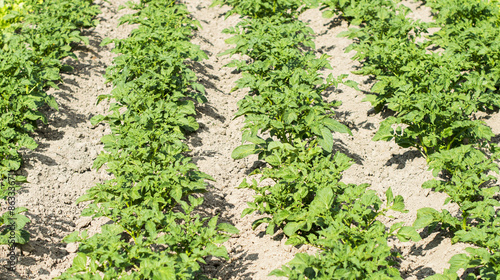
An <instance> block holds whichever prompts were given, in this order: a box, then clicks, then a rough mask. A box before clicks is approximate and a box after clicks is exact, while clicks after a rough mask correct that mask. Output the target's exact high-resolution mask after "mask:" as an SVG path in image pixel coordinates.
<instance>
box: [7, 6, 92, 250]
mask: <svg viewBox="0 0 500 280" xmlns="http://www.w3.org/2000/svg"><path fill="white" fill-rule="evenodd" d="M23 5H24V6H23V7H24V8H23V12H22V15H21V14H20V11H16V10H11V11H10V12H11V14H8V15H6V16H5V17H7V18H12V19H14V18H15V19H16V20H12V21H11V23H12V24H11V25H10V26H8V28H5V29H3V30H1V31H0V35H1V37H0V57H2V59H1V61H0V93H1V96H2V98H1V100H0V115H1V118H0V178H1V188H0V196H1V198H2V199H6V197H7V196H9V193H10V196H12V195H13V193H14V192H9V188H14V189H18V188H19V184H21V183H22V182H25V181H26V179H25V178H23V177H20V176H17V177H16V176H14V175H13V174H12V172H13V171H16V170H18V169H19V168H20V166H21V163H22V159H21V156H20V155H19V154H18V152H17V151H18V150H19V149H21V148H28V149H34V148H36V147H37V144H36V143H35V141H34V140H33V138H31V136H30V133H32V132H33V131H34V129H35V128H36V124H37V122H38V121H41V122H43V123H46V122H47V118H46V116H45V115H43V114H42V113H41V112H40V110H39V109H40V107H42V106H45V105H48V106H50V107H52V108H54V109H57V104H56V102H55V99H54V97H53V96H50V95H48V94H47V93H46V91H47V89H48V88H49V87H53V88H57V85H56V83H57V82H59V81H61V77H60V74H59V73H60V72H61V71H63V70H67V69H68V67H66V66H65V65H63V64H62V63H61V59H63V58H66V57H73V58H76V56H75V55H74V54H73V53H72V48H73V46H74V43H77V42H85V43H86V42H87V41H88V39H87V38H86V37H83V36H82V35H81V28H84V27H92V26H95V25H96V24H97V21H96V20H95V16H96V15H97V14H98V13H99V12H100V11H99V9H98V6H96V5H93V4H92V1H88V0H76V1H66V0H45V1H35V0H28V1H24V3H23ZM25 211H26V209H24V208H17V210H15V217H14V218H15V220H16V229H15V230H16V243H20V244H23V243H26V242H27V241H28V238H29V234H28V232H26V231H25V230H24V229H23V227H24V225H25V224H26V223H27V222H29V219H28V218H27V217H25V216H23V215H22V214H21V213H22V212H25ZM9 212H10V211H9ZM9 212H7V213H4V214H3V215H2V222H1V225H3V226H2V228H3V231H2V234H0V237H1V238H0V239H1V240H0V244H6V243H7V235H6V234H7V233H8V231H9V229H6V228H5V226H6V225H7V224H8V223H7V219H8V217H9Z"/></svg>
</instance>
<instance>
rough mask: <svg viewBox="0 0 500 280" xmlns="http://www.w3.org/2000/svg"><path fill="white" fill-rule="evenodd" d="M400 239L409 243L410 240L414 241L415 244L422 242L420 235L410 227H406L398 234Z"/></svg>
mask: <svg viewBox="0 0 500 280" xmlns="http://www.w3.org/2000/svg"><path fill="white" fill-rule="evenodd" d="M396 236H397V237H398V239H399V240H400V241H402V242H407V241H409V240H410V239H411V240H413V242H418V241H420V240H422V238H421V237H420V234H418V232H417V231H416V230H415V228H414V227H409V226H404V227H402V228H401V229H400V230H399V231H398V233H397V234H396Z"/></svg>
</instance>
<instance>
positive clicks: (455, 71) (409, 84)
mask: <svg viewBox="0 0 500 280" xmlns="http://www.w3.org/2000/svg"><path fill="white" fill-rule="evenodd" d="M378 2H380V3H378ZM434 2H436V3H440V4H435V6H436V7H446V10H445V11H444V12H442V13H441V12H437V10H436V14H437V16H436V22H435V23H423V22H420V21H415V20H411V19H408V18H407V14H408V13H409V12H410V10H409V9H408V8H406V7H405V6H404V5H399V6H397V5H396V3H397V1H392V0H385V1H374V2H373V3H372V4H368V3H367V2H365V1H350V2H349V4H347V2H345V1H325V3H324V4H325V8H326V7H328V8H330V9H334V10H327V11H325V13H327V14H328V13H332V12H334V11H335V12H342V13H344V14H346V16H347V18H348V19H351V20H352V21H351V23H353V24H361V27H360V28H351V29H350V30H349V31H347V32H344V33H343V34H342V35H343V36H347V37H349V38H352V39H357V40H358V41H357V42H356V43H354V44H353V45H351V46H350V47H349V48H348V49H347V51H350V50H356V51H357V54H356V55H355V59H357V60H360V61H362V62H363V67H362V69H361V70H359V71H357V73H358V74H363V75H372V76H374V77H375V78H376V79H377V80H378V82H377V83H375V84H374V85H373V87H372V89H371V90H372V92H373V95H370V96H368V97H367V98H366V100H368V101H370V102H371V103H372V104H373V106H374V107H375V108H376V109H377V110H382V109H384V108H387V109H390V110H392V111H395V112H396V115H395V116H394V117H391V118H388V119H386V120H385V121H384V122H383V123H382V124H381V127H380V129H379V131H378V132H377V134H376V135H375V137H374V140H386V141H387V140H391V139H395V141H396V142H397V143H398V144H399V145H401V146H402V147H411V146H413V147H416V148H418V149H420V150H421V152H422V153H423V154H424V155H425V156H429V155H430V154H432V153H434V152H438V151H441V150H449V149H451V148H454V147H458V146H460V145H463V144H468V143H471V144H472V143H480V142H482V141H488V140H490V139H491V137H492V136H493V134H492V132H491V129H490V128H489V127H487V126H486V125H485V124H484V122H482V121H480V120H476V119H474V118H473V117H472V116H473V114H474V113H476V112H478V111H486V112H488V111H489V110H493V109H495V108H498V107H499V106H500V103H499V101H498V88H499V87H498V86H499V80H498V73H499V72H498V71H499V69H500V68H499V67H498V65H497V64H498V62H497V61H498V59H497V58H498V55H499V52H498V45H499V44H498V43H497V41H498V37H499V36H498V32H499V31H498V30H499V29H498V28H497V25H498V20H499V18H500V17H499V15H500V13H499V8H498V5H487V4H486V2H487V1H475V2H474V3H472V2H471V3H468V4H467V5H462V2H461V1H434ZM476 2H477V3H476ZM439 5H441V6H439ZM486 7H489V9H487V8H486ZM493 7H496V8H493ZM359 9H363V10H366V13H367V14H370V15H372V16H366V17H365V16H356V15H355V14H353V12H352V11H353V10H356V11H358V10H359ZM361 14H363V13H361ZM465 14H467V15H465ZM479 14H481V15H482V16H478V15H479ZM480 19H484V20H480ZM476 22H477V24H476ZM429 27H440V28H441V29H440V30H439V31H438V32H436V33H435V34H433V35H431V36H428V39H427V40H423V42H422V40H419V38H420V37H421V36H422V34H424V33H426V32H427V29H428V28H429ZM394 127H396V128H394Z"/></svg>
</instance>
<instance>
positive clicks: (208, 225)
mask: <svg viewBox="0 0 500 280" xmlns="http://www.w3.org/2000/svg"><path fill="white" fill-rule="evenodd" d="M128 5H129V7H130V8H131V9H134V10H136V12H135V13H133V14H130V15H125V16H123V17H122V18H121V19H120V24H138V25H139V26H138V27H137V28H136V29H134V30H133V31H132V32H131V34H130V35H129V37H128V38H126V39H122V40H118V39H105V41H103V43H102V44H103V45H105V44H109V43H111V42H113V43H114V44H115V48H114V50H113V51H114V52H115V53H118V54H120V55H119V56H118V57H116V58H115V59H114V64H113V65H112V66H110V67H109V68H108V69H107V71H106V75H105V77H106V79H107V82H111V83H112V84H113V85H114V89H113V91H112V92H111V95H109V96H105V95H103V96H100V97H99V100H103V99H113V100H114V103H112V105H111V107H110V113H109V114H108V115H106V116H102V115H98V116H95V117H94V118H93V119H92V122H93V124H97V123H99V122H102V121H104V122H106V123H108V124H109V125H110V127H111V134H109V135H105V136H104V137H103V138H102V140H101V141H102V142H103V143H104V150H105V152H102V153H101V154H100V155H99V156H98V157H97V159H96V160H95V162H94V168H101V167H103V166H104V165H105V166H106V168H107V170H108V172H110V173H112V174H113V175H114V178H113V179H110V180H107V181H105V182H104V183H99V184H96V185H95V186H94V187H92V188H91V189H89V190H88V191H87V193H86V194H85V195H83V196H82V197H80V198H79V199H78V202H83V201H90V204H89V205H88V206H87V207H86V209H85V210H84V211H83V213H82V215H83V216H91V217H93V218H97V217H107V218H109V219H110V220H111V221H112V222H113V223H112V224H110V225H105V226H103V227H102V232H101V233H98V234H95V235H93V236H89V235H88V234H87V232H86V231H84V232H81V233H79V232H74V233H72V234H70V235H69V236H67V237H66V238H65V241H67V242H79V252H78V256H77V257H76V258H75V259H74V261H73V265H72V266H71V267H70V268H69V269H68V270H67V271H66V272H64V273H63V274H62V275H61V276H60V277H59V278H58V279H206V278H207V277H206V276H204V275H203V273H202V270H201V267H200V264H202V263H205V261H204V258H205V257H208V256H215V257H221V258H228V256H227V252H226V249H225V247H223V246H219V244H220V243H223V242H224V241H226V240H227V239H228V238H229V234H231V233H236V232H237V229H236V228H235V227H233V226H231V225H229V224H225V223H218V222H217V217H212V218H207V217H201V216H200V215H199V214H197V213H196V211H195V209H196V208H198V207H199V206H200V205H201V204H202V202H203V199H202V198H201V197H198V195H196V194H199V193H202V192H204V191H206V183H205V180H213V179H212V178H211V177H210V176H209V175H207V174H205V173H202V172H200V171H199V170H198V168H197V166H196V165H195V164H194V163H192V162H191V159H190V158H189V157H187V156H186V155H185V154H186V152H188V151H189V150H188V147H187V145H186V144H185V143H184V142H183V141H182V140H184V139H185V135H186V134H187V133H189V132H192V131H196V130H197V129H198V123H197V122H196V121H195V119H194V115H195V102H204V101H205V100H206V99H205V97H204V87H203V86H202V85H201V84H199V83H197V78H196V75H195V73H194V72H193V71H192V70H191V69H190V68H189V65H190V64H191V63H192V62H193V61H200V60H202V59H205V58H206V57H207V56H206V54H205V53H204V52H203V51H202V50H201V49H200V48H199V46H197V45H194V44H192V43H191V42H190V39H191V37H192V34H193V31H195V30H196V29H197V28H198V27H199V23H198V22H197V21H195V20H193V19H191V17H190V15H189V13H188V11H187V9H186V7H185V6H184V5H181V4H178V3H176V2H175V1H169V0H152V1H141V2H140V3H137V4H134V3H129V4H128Z"/></svg>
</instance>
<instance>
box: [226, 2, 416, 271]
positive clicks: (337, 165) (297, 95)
mask: <svg viewBox="0 0 500 280" xmlns="http://www.w3.org/2000/svg"><path fill="white" fill-rule="evenodd" d="M275 2H276V1H275ZM277 2H279V1H277ZM217 3H219V2H217ZM224 3H226V4H229V5H234V6H232V7H233V10H232V11H231V12H230V13H241V15H243V16H252V17H253V18H252V19H243V20H242V21H241V22H240V23H238V24H237V25H236V26H235V27H233V28H228V29H226V30H224V32H225V33H228V34H231V35H234V36H233V37H231V38H230V39H228V40H227V41H226V42H227V43H228V44H233V45H235V47H234V48H232V49H229V50H227V51H225V52H224V53H222V54H223V55H224V54H231V55H233V54H238V55H242V56H243V57H245V58H246V59H245V60H234V61H232V62H230V63H229V64H228V65H227V66H229V67H236V68H237V70H239V71H241V72H242V78H241V79H239V80H238V81H237V83H236V87H235V88H234V89H233V90H237V89H246V88H248V89H249V94H248V95H247V96H246V97H245V98H243V99H242V100H240V101H239V103H238V107H239V109H238V112H237V113H236V117H240V116H244V117H245V126H244V128H243V136H242V141H243V143H245V142H250V143H251V144H244V145H241V146H239V147H237V148H236V149H235V150H234V151H233V153H232V157H233V158H234V159H241V158H244V157H246V156H248V155H250V154H258V155H259V159H263V160H265V161H266V163H267V164H268V167H265V168H263V169H257V170H255V171H254V172H253V174H261V178H260V180H261V181H260V182H257V181H256V180H255V179H254V180H253V181H252V182H251V183H250V182H248V181H246V180H245V181H243V182H242V183H241V185H240V187H241V188H250V189H252V190H254V191H255V192H256V195H255V196H254V201H253V202H249V203H248V206H249V207H248V208H247V209H245V210H244V212H243V214H242V215H243V216H245V215H247V214H251V213H254V212H257V213H261V214H267V215H266V217H264V218H261V219H258V220H256V221H254V222H253V225H252V226H253V228H256V227H257V226H259V225H261V224H267V228H266V232H267V233H268V234H274V233H275V232H276V230H278V229H282V230H283V232H284V233H285V235H286V236H288V240H287V244H291V245H300V244H310V245H313V246H316V247H318V248H320V249H321V252H320V253H318V254H317V255H316V256H309V255H307V254H298V255H297V256H296V257H295V259H294V260H293V261H291V262H290V263H289V264H288V265H286V266H284V267H283V268H282V270H275V271H273V272H272V273H271V274H272V275H276V276H284V277H288V278H290V279H306V278H307V279H365V278H370V277H372V278H370V279H382V278H383V279H401V277H400V276H399V272H398V270H397V269H396V268H394V267H393V266H394V265H395V264H396V261H395V260H396V259H395V258H396V257H397V255H396V254H394V253H393V252H391V247H390V246H389V245H388V243H387V239H388V238H389V237H390V236H397V237H399V238H400V239H401V240H404V241H407V240H408V239H410V238H411V239H414V240H418V239H419V238H420V236H419V235H418V234H417V232H416V231H415V230H414V229H413V228H412V227H403V225H402V224H397V225H396V226H395V227H393V228H392V229H391V230H390V231H387V229H386V227H385V226H384V225H383V224H382V223H381V222H380V221H378V220H376V218H377V217H379V216H381V215H385V214H386V212H387V211H389V210H394V211H404V202H403V198H402V197H401V196H397V197H396V198H394V196H393V195H392V191H391V190H390V189H389V190H388V191H387V206H386V207H382V201H381V200H380V198H379V197H378V196H377V195H376V193H375V192H374V191H369V190H367V187H368V185H366V184H362V185H354V184H345V183H342V182H340V180H341V178H342V173H343V171H345V170H346V169H347V168H349V167H350V166H351V164H352V160H351V159H350V158H349V157H347V156H346V155H345V154H342V153H340V152H337V153H335V154H334V153H333V150H334V149H333V146H334V139H333V133H339V132H340V133H349V134H350V133H351V132H350V130H349V129H348V128H347V127H346V126H344V125H343V124H341V123H340V122H338V121H337V120H334V119H333V118H332V117H333V116H334V115H335V114H334V111H333V109H334V108H335V107H337V106H339V105H340V102H326V101H325V100H324V97H323V92H324V91H325V90H326V89H327V88H329V87H332V86H337V85H338V84H339V83H342V82H343V79H344V78H345V77H346V75H342V76H340V77H338V78H334V77H333V76H332V75H330V76H329V77H327V78H326V81H325V79H324V78H323V77H321V75H320V74H319V71H320V70H321V69H324V68H330V67H331V66H330V65H329V62H328V60H327V58H328V57H327V56H326V55H322V56H320V57H317V56H316V53H315V51H314V48H315V46H314V43H313V41H312V39H313V36H314V33H313V31H312V30H311V29H310V28H309V27H307V25H306V24H305V23H303V22H301V21H299V20H297V19H296V18H294V17H286V16H283V15H282V13H274V11H273V12H268V13H262V14H257V13H252V14H246V13H245V12H243V11H241V10H242V9H241V6H239V3H240V2H238V3H233V2H224ZM259 3H260V2H257V4H255V5H253V6H252V3H250V2H248V3H247V2H245V5H247V6H245V9H246V10H252V9H260V8H261V7H260V6H259V5H260V4H259ZM268 3H271V2H268ZM293 13H294V11H291V14H293ZM297 13H299V12H297ZM346 84H353V82H352V81H348V82H346ZM264 135H268V136H267V137H266V138H264ZM264 180H266V181H267V182H270V183H267V184H265V185H263V184H262V181H264Z"/></svg>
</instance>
